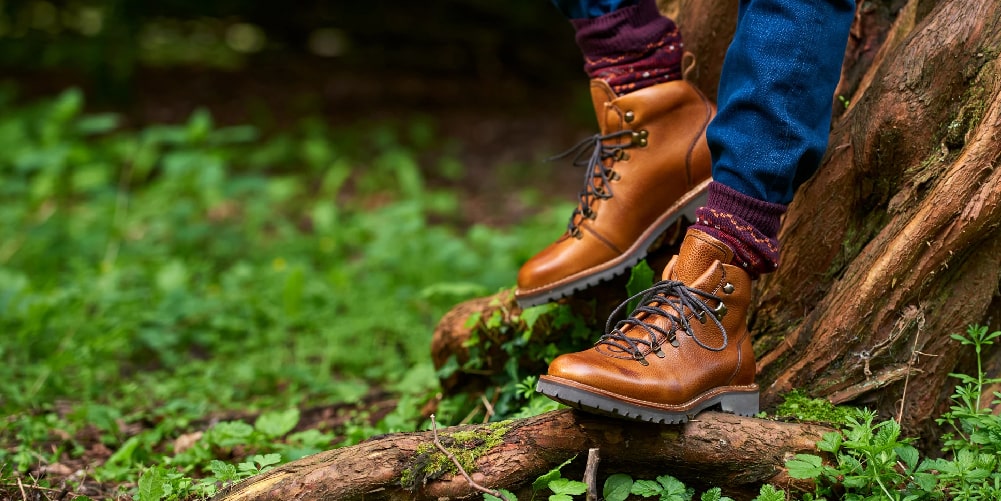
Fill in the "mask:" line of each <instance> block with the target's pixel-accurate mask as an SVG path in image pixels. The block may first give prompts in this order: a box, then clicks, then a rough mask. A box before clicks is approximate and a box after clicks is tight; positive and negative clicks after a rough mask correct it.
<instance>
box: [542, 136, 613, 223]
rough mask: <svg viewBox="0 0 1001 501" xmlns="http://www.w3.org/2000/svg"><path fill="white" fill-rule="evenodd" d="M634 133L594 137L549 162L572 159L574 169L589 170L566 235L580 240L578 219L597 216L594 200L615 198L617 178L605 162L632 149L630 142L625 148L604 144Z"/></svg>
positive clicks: (578, 194) (585, 175) (585, 174)
mask: <svg viewBox="0 0 1001 501" xmlns="http://www.w3.org/2000/svg"><path fill="white" fill-rule="evenodd" d="M632 133H633V131H632V130H628V129H627V130H621V131H618V132H612V133H610V134H595V135H593V136H591V137H589V138H587V139H584V140H583V141H581V142H579V143H577V144H576V145H574V146H573V147H572V148H570V149H569V150H567V151H564V152H563V153H560V154H559V155H556V156H554V157H551V158H550V159H549V160H559V159H561V158H567V157H572V158H573V160H572V163H573V165H574V166H575V167H586V168H587V171H586V172H585V173H584V189H583V190H581V191H579V192H577V199H578V201H579V204H578V205H577V208H576V209H574V211H573V214H571V215H570V222H569V223H567V231H569V232H570V233H571V234H572V235H574V236H577V235H578V234H579V231H580V230H579V229H578V225H579V224H580V223H579V222H578V218H577V216H582V217H584V218H590V217H592V216H593V215H594V211H592V210H591V202H592V201H593V200H607V199H609V198H612V196H613V194H612V185H611V184H610V181H612V180H613V179H616V178H617V174H616V173H615V172H614V171H613V170H612V168H611V167H609V166H606V165H605V160H607V159H609V158H615V159H618V158H620V157H621V155H622V153H623V151H624V150H625V149H626V148H630V147H632V146H633V143H632V142H631V141H630V142H627V143H625V144H605V141H608V140H611V139H618V138H620V137H625V136H631V135H632Z"/></svg>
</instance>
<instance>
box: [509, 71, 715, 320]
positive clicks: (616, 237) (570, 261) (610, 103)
mask: <svg viewBox="0 0 1001 501" xmlns="http://www.w3.org/2000/svg"><path fill="white" fill-rule="evenodd" d="M591 96H592V100H593V104H594V109H595V115H596V116H597V118H598V124H599V126H600V129H601V133H602V134H610V133H614V132H618V131H622V130H632V131H635V132H640V131H645V132H643V133H644V134H646V140H647V142H646V145H645V146H638V145H633V146H631V147H629V148H627V149H625V150H624V151H625V153H626V156H625V157H624V158H620V159H618V160H616V159H612V158H609V159H606V160H604V162H605V165H606V166H607V167H610V168H612V169H614V171H615V173H616V174H617V178H616V179H614V180H612V181H611V182H610V183H609V187H610V188H611V190H612V193H613V196H612V197H611V198H609V199H603V200H602V199H599V200H594V201H593V202H591V204H590V206H591V208H592V209H593V211H594V214H595V215H594V217H593V218H587V217H584V216H581V215H577V216H575V223H576V224H577V225H578V226H579V228H580V229H581V231H580V232H579V233H578V234H577V235H571V234H570V232H569V231H568V232H565V233H564V234H563V236H561V237H560V238H559V239H558V240H556V241H555V242H553V243H552V244H551V245H549V246H548V247H546V248H545V249H543V250H542V251H541V252H539V253H538V254H537V255H535V256H534V257H532V258H531V259H530V260H529V261H528V262H526V263H525V264H524V265H523V266H522V268H521V270H520V272H519V274H518V288H517V290H516V292H515V295H516V297H518V298H519V300H521V299H522V298H525V297H532V296H538V295H540V294H547V293H549V292H551V291H553V290H554V289H556V288H558V287H561V286H565V285H566V284H567V283H569V282H572V281H578V282H580V281H581V280H582V279H586V278H587V277H589V276H593V275H595V274H598V273H601V272H603V271H604V272H607V271H608V270H609V268H610V267H612V266H620V267H621V269H617V270H615V271H614V272H613V273H614V274H618V273H621V272H623V271H625V267H626V266H628V265H627V264H623V263H622V261H623V260H624V259H626V258H627V257H634V258H639V257H643V256H645V254H646V248H645V247H646V246H645V245H639V244H640V243H642V242H643V241H644V239H645V238H647V237H649V236H650V235H651V233H653V232H655V231H656V228H657V227H663V226H664V224H665V222H666V221H668V220H670V222H674V221H676V220H677V218H678V217H680V216H681V213H682V211H683V210H685V209H687V207H684V206H681V205H682V203H688V204H692V203H694V199H693V198H692V197H693V193H694V191H695V190H698V189H702V187H703V185H704V184H705V183H707V182H708V180H709V178H710V174H711V163H712V160H711V157H710V153H709V147H708V146H707V144H706V139H705V129H706V126H707V125H708V124H709V121H710V120H711V119H712V117H713V116H714V114H715V107H714V105H713V104H712V103H711V102H710V101H709V100H708V99H707V98H706V97H705V96H704V95H703V94H702V93H701V92H699V91H698V90H697V89H696V88H695V87H694V86H692V85H691V84H690V83H688V82H686V81H683V80H677V81H672V82H666V83H663V84H658V85H655V86H652V87H647V88H645V89H642V90H639V91H635V92H632V93H629V94H626V95H624V96H616V95H615V93H614V92H612V90H611V89H610V88H609V87H608V85H606V84H605V83H604V82H602V81H600V80H594V81H592V82H591ZM606 141H608V143H606V144H621V145H624V144H628V143H630V142H631V141H632V139H631V138H630V137H628V136H625V137H618V138H615V139H609V140H606ZM690 210H694V208H692V209H690ZM626 255H628V256H626ZM634 261H635V259H634ZM607 274H608V273H606V275H607ZM604 278H608V277H607V276H606V277H604ZM587 285H590V284H583V285H581V287H578V288H584V287H586V286H587ZM569 292H572V290H570V291H569ZM562 295H567V294H562ZM557 297H559V295H557V296H556V297H553V298H552V299H556V298H557Z"/></svg>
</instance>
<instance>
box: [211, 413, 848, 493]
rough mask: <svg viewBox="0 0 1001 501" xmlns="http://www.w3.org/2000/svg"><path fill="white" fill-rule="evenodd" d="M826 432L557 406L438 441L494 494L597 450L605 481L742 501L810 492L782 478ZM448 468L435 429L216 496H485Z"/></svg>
mask: <svg viewBox="0 0 1001 501" xmlns="http://www.w3.org/2000/svg"><path fill="white" fill-rule="evenodd" d="M829 431H832V430H831V429H830V428H827V427H824V426H820V425H814V424H796V423H783V422H777V421H769V420H765V419H755V418H746V417H740V416H734V415H730V414H723V413H717V412H705V413H702V414H700V415H699V416H698V418H697V419H695V420H693V421H690V422H688V423H686V424H683V425H660V424H650V423H634V422H628V421H622V420H617V419H611V418H606V417H601V416H593V415H589V414H585V413H579V412H575V411H570V410H560V411H554V412H549V413H546V414H542V415H539V416H535V417H532V418H526V419H518V420H512V421H505V422H501V423H489V424H481V425H467V426H457V427H449V428H442V429H439V430H438V435H439V437H440V439H441V442H442V443H443V444H444V445H445V446H446V447H449V450H450V451H452V452H453V454H455V455H456V456H457V457H458V458H459V459H460V461H463V462H464V463H465V464H466V468H465V469H467V470H468V473H469V474H470V475H471V477H472V479H473V480H474V481H476V482H477V483H478V484H480V485H482V486H484V487H488V488H492V489H499V488H505V489H509V490H511V491H512V492H515V493H519V490H521V491H523V492H524V491H527V490H529V489H531V484H532V482H533V481H534V480H535V479H536V478H538V477H539V476H540V475H543V474H545V473H546V472H548V471H549V470H551V469H552V468H554V467H556V466H559V465H560V464H562V463H563V462H565V461H567V460H568V459H571V458H573V457H575V456H577V455H580V459H579V460H578V461H575V462H574V463H573V464H571V465H569V466H568V467H567V468H565V469H564V470H562V471H563V474H564V476H565V477H566V478H581V475H582V474H583V473H582V472H583V468H584V460H585V459H586V456H587V451H588V449H590V448H598V449H600V450H601V458H602V459H601V471H600V472H599V480H600V481H603V479H604V478H605V477H607V476H608V475H611V474H614V473H622V472H628V473H629V474H631V475H633V477H634V478H651V479H652V478H654V477H656V476H657V475H663V474H665V473H666V474H671V475H673V476H675V477H677V478H679V479H681V480H682V481H684V482H686V483H688V484H689V485H694V486H722V487H723V488H724V489H725V490H726V492H727V493H728V494H729V495H731V496H734V497H737V498H742V497H746V496H747V494H748V493H750V492H752V491H757V488H758V485H760V484H761V483H771V484H774V485H776V486H777V487H781V488H784V489H790V488H792V489H805V488H809V484H807V483H804V481H802V480H794V479H791V478H790V477H789V476H788V475H787V474H786V471H785V466H784V465H785V461H786V460H787V459H789V458H791V457H792V456H793V455H795V454H797V453H816V448H815V444H816V442H817V441H818V440H819V439H820V438H821V436H822V435H823V434H824V433H826V432H829ZM578 463H579V464H578ZM450 466H451V463H450V462H449V461H448V460H447V459H446V458H445V457H444V455H443V454H441V453H440V452H438V451H437V450H436V449H435V448H434V446H433V437H432V432H431V431H426V432H417V433H396V434H391V435H383V436H381V437H374V438H372V439H370V440H368V441H366V442H363V443H361V444H358V445H355V446H352V447H345V448H341V449H334V450H331V451H327V452H323V453H320V454H316V455H314V456H310V457H307V458H303V459H301V460H299V461H295V462H292V463H289V464H286V465H284V466H281V467H280V468H276V469H273V470H271V471H268V472H266V473H263V474H261V475H257V476H255V477H252V478H250V479H247V480H245V481H243V482H240V483H238V484H235V485H232V486H230V487H227V488H226V489H224V490H223V491H221V492H220V493H219V494H218V495H217V496H216V497H215V500H217V501H249V500H272V499H274V500H279V499H280V500H287V499H296V500H320V499H366V500H380V499H407V500H415V499H418V500H419V499H442V498H447V499H467V498H480V497H481V496H482V494H481V493H480V492H478V491H476V490H475V489H474V488H473V487H472V486H470V484H469V482H468V481H467V480H466V479H465V478H463V477H462V475H459V474H457V473H456V470H455V469H454V467H452V469H451V470H450V469H449V467H450ZM403 484H410V487H411V488H410V489H408V488H406V487H404V485H403ZM599 485H600V484H599ZM527 497H528V496H525V498H527ZM519 498H521V496H520V495H519Z"/></svg>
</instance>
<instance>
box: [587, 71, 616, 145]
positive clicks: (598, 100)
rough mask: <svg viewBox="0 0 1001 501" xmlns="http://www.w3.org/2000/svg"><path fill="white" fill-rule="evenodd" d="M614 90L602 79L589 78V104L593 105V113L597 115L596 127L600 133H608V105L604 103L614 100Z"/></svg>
mask: <svg viewBox="0 0 1001 501" xmlns="http://www.w3.org/2000/svg"><path fill="white" fill-rule="evenodd" d="M617 97H619V96H617V95H616V94H615V91H613V90H612V88H611V87H609V86H608V84H607V83H605V81H604V80H598V79H594V80H591V104H593V105H594V115H595V116H596V117H598V128H599V129H600V130H601V133H602V134H607V133H608V129H609V127H608V125H609V124H608V113H609V110H608V107H607V106H605V105H606V104H608V103H610V102H611V101H613V100H615V99H616V98H617Z"/></svg>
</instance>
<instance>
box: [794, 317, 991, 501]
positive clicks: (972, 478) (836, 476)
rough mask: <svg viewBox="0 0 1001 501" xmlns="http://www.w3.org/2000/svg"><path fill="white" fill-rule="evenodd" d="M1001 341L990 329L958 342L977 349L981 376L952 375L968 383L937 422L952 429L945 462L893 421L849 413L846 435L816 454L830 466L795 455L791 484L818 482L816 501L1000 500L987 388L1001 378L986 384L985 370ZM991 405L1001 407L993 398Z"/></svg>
mask: <svg viewBox="0 0 1001 501" xmlns="http://www.w3.org/2000/svg"><path fill="white" fill-rule="evenodd" d="M998 337H1001V332H991V333H988V329H987V328H986V327H981V326H971V327H970V328H969V329H968V330H967V332H966V334H965V335H961V334H956V335H953V338H954V339H956V340H957V341H959V342H960V343H961V344H962V345H964V346H971V347H973V349H974V351H975V353H976V356H977V375H976V376H970V375H965V374H952V376H953V377H956V378H958V379H959V380H960V382H961V383H962V384H961V385H960V386H958V387H957V388H956V393H955V394H954V395H953V397H952V399H953V406H952V407H951V409H950V411H949V412H947V413H945V414H943V416H942V417H941V418H940V419H939V420H938V422H939V423H940V424H944V425H947V426H949V427H951V428H952V430H953V434H947V435H945V436H944V437H943V439H944V440H943V444H944V452H945V453H946V456H945V457H942V458H934V459H932V458H925V459H921V457H920V453H919V451H918V450H917V449H916V448H914V447H913V446H912V445H910V444H909V443H908V442H909V440H908V439H906V438H902V437H901V436H900V426H899V425H898V424H897V423H896V421H893V420H886V421H881V422H878V423H877V422H876V414H875V413H874V412H871V411H865V410H859V411H854V412H853V413H852V414H850V415H849V416H848V418H847V420H846V422H845V428H844V430H843V431H842V432H832V433H827V434H825V435H824V437H823V439H822V440H821V441H820V442H818V443H817V448H818V449H819V450H821V451H824V452H828V453H830V454H831V455H833V456H834V458H835V460H836V462H835V464H834V465H833V466H832V465H827V464H824V462H823V459H822V458H821V457H820V456H817V455H813V454H797V455H796V457H795V458H793V459H791V460H789V461H788V462H787V463H786V466H787V468H788V471H789V475H790V476H791V477H793V478H809V479H815V480H817V481H818V485H817V490H816V492H814V493H813V495H812V496H813V497H812V498H811V499H848V500H856V499H857V500H863V499H891V500H902V501H918V500H925V499H997V498H998V496H999V495H1001V465H999V461H998V451H1001V433H999V431H1001V418H999V417H998V416H996V415H995V414H994V412H993V411H992V410H991V409H990V408H988V407H985V406H984V401H983V399H984V397H985V396H984V395H983V392H984V388H985V386H986V385H988V384H994V383H997V382H1001V379H997V378H988V377H987V376H986V375H985V374H984V372H983V368H982V361H981V354H982V351H983V348H984V347H985V346H987V345H990V344H993V343H994V341H995V340H996V339H997V338H998ZM994 397H995V399H994V400H993V401H992V402H991V403H992V405H998V404H999V403H1001V401H999V400H998V399H999V398H1001V396H999V395H997V394H995V395H994Z"/></svg>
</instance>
